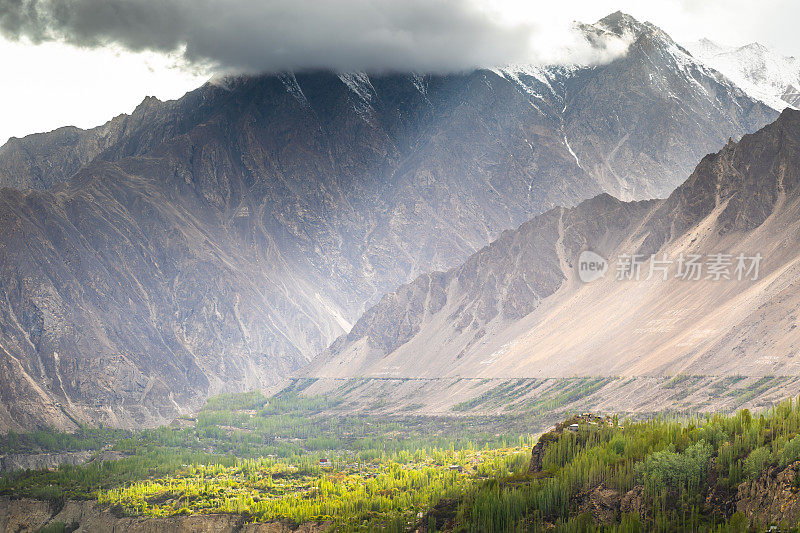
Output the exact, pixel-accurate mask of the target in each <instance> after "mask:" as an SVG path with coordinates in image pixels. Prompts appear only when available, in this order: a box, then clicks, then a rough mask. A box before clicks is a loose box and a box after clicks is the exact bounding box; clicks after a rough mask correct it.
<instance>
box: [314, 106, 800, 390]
mask: <svg viewBox="0 0 800 533" xmlns="http://www.w3.org/2000/svg"><path fill="white" fill-rule="evenodd" d="M798 185H800V111H792V110H785V111H784V112H783V113H782V114H781V116H780V117H779V119H778V120H777V121H776V122H775V123H774V124H771V125H769V126H767V127H765V128H764V129H762V130H761V131H759V132H757V133H755V134H752V135H746V136H745V137H744V138H743V139H742V140H741V141H740V142H739V143H729V144H728V145H727V146H726V147H725V148H723V150H722V151H720V152H719V153H717V154H713V155H709V156H707V157H705V158H704V159H703V160H702V161H701V163H700V164H699V165H698V167H697V169H696V170H695V172H694V173H693V174H692V175H691V177H690V178H689V179H688V180H687V181H686V182H685V183H684V184H683V185H682V186H681V187H679V188H678V189H677V190H676V191H675V192H674V193H673V194H672V195H670V197H669V198H668V199H666V200H661V201H652V202H644V203H641V202H640V203H623V202H620V201H618V200H615V199H613V198H611V197H609V196H607V195H604V196H599V197H597V198H594V199H592V200H589V201H587V202H584V203H582V204H581V205H579V206H578V207H576V208H573V209H562V208H558V209H554V210H551V211H549V212H547V213H545V214H543V215H541V216H538V217H536V218H534V219H533V220H531V221H530V222H528V223H526V224H523V225H522V226H521V227H520V228H519V229H518V230H516V231H514V232H508V233H505V234H504V235H503V236H502V237H501V238H500V239H498V240H497V241H496V242H494V243H492V244H491V245H490V246H488V247H486V248H485V249H483V250H481V251H480V252H478V253H477V254H475V255H473V256H472V257H470V258H469V259H468V260H467V262H466V263H464V264H463V265H462V266H461V267H458V268H456V269H453V270H450V271H448V272H446V273H436V274H430V275H425V276H422V277H420V278H418V279H417V280H416V281H415V282H413V283H412V284H410V285H406V286H404V287H402V288H400V289H399V290H398V291H396V292H394V293H392V294H390V295H387V296H386V297H384V299H383V300H382V301H381V302H380V303H379V304H378V305H376V306H374V307H373V308H372V309H370V310H369V311H367V312H366V313H365V315H364V316H363V317H362V318H361V319H360V320H359V321H358V322H357V323H356V324H355V326H354V327H353V329H352V331H351V332H350V333H349V334H348V335H346V336H344V337H342V338H340V339H338V340H337V341H336V342H335V343H334V344H333V345H332V346H331V347H330V348H329V349H328V350H327V351H326V352H325V354H324V355H323V356H321V357H320V358H318V359H317V360H316V361H315V362H314V363H313V364H312V366H311V367H310V368H309V369H308V370H307V371H306V372H305V375H309V376H320V377H343V376H395V377H433V376H469V377H537V378H541V377H553V376H564V377H568V376H573V375H581V376H617V375H623V376H645V375H674V374H679V373H682V374H696V375H726V374H727V375H732V374H742V375H750V376H754V375H756V376H757V375H762V376H763V375H772V374H779V375H794V374H796V373H797V372H798V369H800V360H798V359H797V352H798V347H800V333H797V327H796V326H797V316H798V315H797V313H798V311H799V310H800V298H798V297H797V290H796V287H797V284H798V283H800V270H799V268H800V266H799V265H800V255H798V252H797V250H798V249H800V248H799V247H798V244H800V243H798V238H797V235H798V231H797V230H798V227H799V226H800V189H799V188H798ZM585 250H592V251H594V252H596V253H598V254H600V255H601V256H603V257H606V258H609V259H610V261H609V262H610V265H609V267H610V271H609V272H608V273H607V274H606V275H605V276H604V277H603V278H601V279H599V280H596V281H593V282H591V283H582V282H581V281H580V280H579V279H578V277H577V275H576V268H575V266H576V265H577V264H578V258H579V255H580V254H581V252H583V251H585ZM740 253H741V254H744V256H745V257H748V258H749V257H754V256H755V255H756V254H761V256H762V257H763V260H762V261H761V262H760V265H759V272H758V276H757V279H755V280H753V279H751V278H752V277H753V276H752V273H751V274H748V275H743V276H741V277H742V279H741V280H739V279H737V277H738V276H737V274H736V271H735V268H736V264H737V260H736V258H737V257H738V255H739V254H740ZM624 254H627V255H636V254H639V255H641V258H642V261H643V263H642V265H641V272H642V276H641V279H639V280H635V279H621V280H620V279H618V276H617V272H616V267H617V261H616V259H618V258H620V257H622V256H623V255H624ZM651 254H655V256H656V259H664V258H666V259H668V260H673V261H677V259H678V258H679V257H680V256H681V254H683V255H684V257H685V258H688V257H689V255H690V254H699V255H701V256H703V258H704V261H705V263H704V264H705V267H706V268H707V269H708V268H711V267H709V266H708V262H709V258H711V257H713V255H714V254H728V257H727V259H728V260H729V261H730V265H729V267H728V273H729V277H730V278H731V279H727V280H726V279H720V280H719V281H716V280H714V279H713V278H712V279H706V278H707V275H708V274H711V273H712V271H711V270H706V271H704V272H702V274H701V278H702V279H700V280H692V279H682V278H680V277H675V275H676V274H677V273H678V272H677V263H672V265H671V269H672V270H670V271H668V275H667V278H666V279H664V278H663V277H662V276H663V274H662V271H661V270H654V273H655V275H654V276H652V278H651V279H647V278H648V277H649V276H648V274H649V272H650V267H651V266H654V267H657V266H662V265H659V264H658V263H654V262H653V259H652V257H651ZM664 254H666V255H664ZM750 264H751V262H748V263H747V267H748V268H749V266H750Z"/></svg>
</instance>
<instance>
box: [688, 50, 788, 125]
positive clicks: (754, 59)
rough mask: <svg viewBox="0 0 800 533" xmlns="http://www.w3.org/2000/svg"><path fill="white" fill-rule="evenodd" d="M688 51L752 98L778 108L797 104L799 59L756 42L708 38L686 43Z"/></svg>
mask: <svg viewBox="0 0 800 533" xmlns="http://www.w3.org/2000/svg"><path fill="white" fill-rule="evenodd" d="M687 48H688V49H689V50H690V51H691V52H692V55H694V56H695V57H697V58H698V59H700V60H701V61H703V62H705V63H706V64H708V65H709V66H711V67H712V68H714V69H716V70H718V71H720V72H722V73H723V74H724V75H725V76H727V77H728V78H730V79H731V80H733V81H734V82H735V83H736V84H737V85H738V86H739V87H741V88H742V89H743V90H744V91H745V92H746V93H747V94H749V95H750V96H751V97H752V98H755V99H756V100H759V101H761V102H764V103H765V104H767V105H768V106H770V107H772V108H773V109H777V110H778V111H780V110H782V109H784V108H786V107H793V108H795V109H797V108H800V60H799V59H797V58H794V57H785V56H782V55H781V54H779V53H778V52H776V51H774V50H770V49H769V48H767V47H766V46H764V45H762V44H759V43H750V44H748V45H745V46H739V47H734V46H721V45H718V44H716V43H715V42H713V41H711V40H709V39H701V40H700V41H697V42H694V43H689V44H688V45H687Z"/></svg>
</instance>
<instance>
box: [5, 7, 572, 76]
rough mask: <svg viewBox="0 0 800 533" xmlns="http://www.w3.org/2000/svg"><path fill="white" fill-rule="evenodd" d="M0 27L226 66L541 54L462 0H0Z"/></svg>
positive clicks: (484, 60)
mask: <svg viewBox="0 0 800 533" xmlns="http://www.w3.org/2000/svg"><path fill="white" fill-rule="evenodd" d="M0 32H2V33H3V34H4V35H5V36H7V37H10V38H15V39H19V38H21V37H27V38H29V39H31V40H33V41H34V42H44V41H63V42H67V43H70V44H75V45H80V46H89V47H93V46H103V45H107V44H118V45H122V46H124V47H126V48H128V49H131V50H156V51H161V52H172V51H175V50H180V51H182V53H183V54H184V56H185V57H186V59H187V60H189V61H191V62H196V63H205V64H210V65H212V66H214V67H217V68H219V69H222V70H228V71H231V70H234V71H281V70H299V69H313V68H329V69H334V70H340V71H352V70H368V71H381V70H416V71H443V70H444V71H453V70H462V69H469V68H472V67H476V66H490V65H502V64H506V63H513V62H537V61H538V60H540V59H542V58H541V57H539V54H537V52H536V51H535V50H533V48H532V46H531V36H532V35H533V33H534V32H535V29H534V28H532V27H530V26H528V25H524V24H516V25H509V24H503V23H501V22H499V21H498V20H497V19H496V18H494V17H492V16H491V15H490V14H488V13H487V12H486V11H485V10H483V9H481V8H479V7H478V6H477V5H476V4H474V3H471V2H469V1H465V0H328V1H325V0H272V1H270V0H266V1H265V0H261V1H259V0H235V1H234V0H0ZM573 48H574V47H573Z"/></svg>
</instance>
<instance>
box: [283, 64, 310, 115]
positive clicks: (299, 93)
mask: <svg viewBox="0 0 800 533" xmlns="http://www.w3.org/2000/svg"><path fill="white" fill-rule="evenodd" d="M278 79H279V80H281V83H282V84H283V86H284V87H285V88H286V91H287V92H288V93H289V94H291V95H292V96H294V98H295V99H296V100H297V101H298V102H300V104H301V105H302V106H303V107H308V106H309V103H308V100H307V99H306V95H305V94H304V93H303V89H301V88H300V84H299V83H297V78H296V77H295V75H294V74H293V73H291V72H290V73H286V74H280V75H279V76H278Z"/></svg>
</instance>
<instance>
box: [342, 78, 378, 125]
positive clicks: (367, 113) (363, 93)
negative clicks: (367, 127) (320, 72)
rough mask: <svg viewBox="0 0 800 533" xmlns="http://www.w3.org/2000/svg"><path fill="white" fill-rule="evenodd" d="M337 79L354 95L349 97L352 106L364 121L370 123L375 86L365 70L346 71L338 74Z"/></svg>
mask: <svg viewBox="0 0 800 533" xmlns="http://www.w3.org/2000/svg"><path fill="white" fill-rule="evenodd" d="M338 76H339V79H340V80H341V81H342V83H344V84H345V85H346V86H347V88H348V89H350V92H351V93H352V94H353V96H355V99H351V101H352V102H353V108H354V109H355V110H356V112H357V113H358V114H359V116H360V117H361V118H363V119H364V120H365V121H366V122H368V123H370V124H371V123H372V119H373V117H372V113H373V109H372V101H373V99H374V97H375V88H374V87H373V86H372V82H371V81H370V80H369V76H368V75H367V74H366V73H365V72H348V73H344V74H339V75H338Z"/></svg>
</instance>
